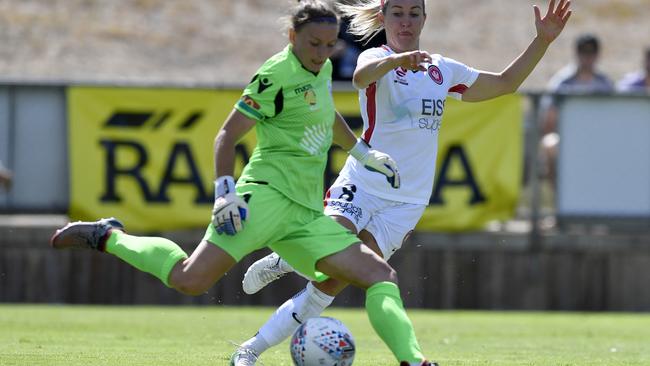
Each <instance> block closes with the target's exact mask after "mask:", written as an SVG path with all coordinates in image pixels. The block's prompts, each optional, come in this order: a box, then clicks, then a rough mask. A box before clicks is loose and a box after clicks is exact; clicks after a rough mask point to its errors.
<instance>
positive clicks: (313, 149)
mask: <svg viewBox="0 0 650 366" xmlns="http://www.w3.org/2000/svg"><path fill="white" fill-rule="evenodd" d="M331 88H332V63H331V62H330V61H329V60H327V61H326V62H325V64H324V65H323V67H322V68H321V70H320V72H319V73H318V74H314V73H313V72H311V71H309V70H307V69H305V68H304V67H303V66H302V64H301V63H300V61H299V60H298V58H297V57H296V56H295V54H294V53H293V51H292V47H291V45H288V46H287V47H286V48H285V49H284V50H283V51H281V52H279V53H278V54H276V55H274V56H273V57H271V58H270V59H268V60H267V61H266V62H265V63H264V65H262V67H260V68H259V70H258V71H257V74H256V75H255V76H254V77H253V80H251V82H250V84H249V85H248V86H247V87H246V89H245V90H244V92H243V94H242V97H241V99H240V100H239V102H237V104H236V105H235V108H236V109H237V110H238V111H240V112H241V113H243V114H244V115H246V116H247V117H249V118H251V119H254V120H256V121H257V123H256V125H255V131H256V133H257V146H256V147H255V150H254V151H253V154H252V156H251V158H250V160H249V162H248V164H247V165H246V167H244V171H243V172H242V175H241V177H240V178H239V181H240V182H250V181H263V182H267V183H268V184H270V185H271V186H272V187H273V188H275V189H277V190H278V191H280V192H281V193H282V194H284V195H285V196H287V197H288V198H290V199H291V200H293V201H295V202H297V203H299V204H301V205H303V206H306V207H308V208H311V209H314V210H317V211H322V210H323V173H324V171H325V165H326V164H327V153H328V150H329V148H330V146H331V144H332V126H333V124H334V113H335V111H334V101H333V98H332V90H331Z"/></svg>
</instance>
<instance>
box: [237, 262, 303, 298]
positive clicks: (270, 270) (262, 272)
mask: <svg viewBox="0 0 650 366" xmlns="http://www.w3.org/2000/svg"><path fill="white" fill-rule="evenodd" d="M289 272H293V268H291V266H290V265H289V264H288V263H287V262H285V261H284V260H283V259H282V258H280V256H279V255H277V254H276V253H271V254H269V255H267V256H266V257H264V258H262V259H260V260H258V261H257V262H255V263H253V264H251V266H250V267H248V269H247V270H246V273H244V279H243V280H242V282H241V284H242V288H243V289H244V292H245V293H247V294H249V295H252V294H254V293H256V292H257V291H259V290H261V289H263V288H264V287H266V285H268V284H269V283H271V282H273V281H275V280H277V279H278V278H280V277H282V276H284V275H285V274H287V273H289Z"/></svg>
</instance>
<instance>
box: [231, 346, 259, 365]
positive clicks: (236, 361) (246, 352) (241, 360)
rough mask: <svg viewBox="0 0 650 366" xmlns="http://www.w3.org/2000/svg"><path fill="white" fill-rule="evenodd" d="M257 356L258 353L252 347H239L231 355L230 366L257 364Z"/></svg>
mask: <svg viewBox="0 0 650 366" xmlns="http://www.w3.org/2000/svg"><path fill="white" fill-rule="evenodd" d="M257 358H258V356H257V354H256V353H255V352H254V351H253V350H252V349H248V348H238V349H237V350H236V351H235V353H233V354H232V356H230V366H255V362H256V361H257Z"/></svg>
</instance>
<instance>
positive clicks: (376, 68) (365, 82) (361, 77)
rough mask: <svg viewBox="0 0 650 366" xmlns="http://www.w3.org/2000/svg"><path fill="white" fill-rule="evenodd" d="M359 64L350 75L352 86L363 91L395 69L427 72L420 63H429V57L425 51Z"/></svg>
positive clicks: (395, 55)
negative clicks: (401, 68)
mask: <svg viewBox="0 0 650 366" xmlns="http://www.w3.org/2000/svg"><path fill="white" fill-rule="evenodd" d="M359 62H360V64H359V65H357V68H356V69H355V70H354V75H352V84H353V85H354V87H355V88H357V89H365V88H367V87H368V86H369V85H370V84H372V83H374V82H375V81H377V80H379V79H381V78H382V77H383V76H384V75H386V73H387V72H389V71H390V70H393V69H395V68H397V67H403V68H405V69H407V70H420V71H427V69H426V68H425V67H424V66H422V65H421V64H422V63H427V62H431V56H430V55H429V54H428V53H427V52H425V51H419V50H418V51H410V52H403V53H397V54H392V55H389V56H386V57H382V58H377V59H373V60H370V61H367V62H362V61H361V60H360V61H359Z"/></svg>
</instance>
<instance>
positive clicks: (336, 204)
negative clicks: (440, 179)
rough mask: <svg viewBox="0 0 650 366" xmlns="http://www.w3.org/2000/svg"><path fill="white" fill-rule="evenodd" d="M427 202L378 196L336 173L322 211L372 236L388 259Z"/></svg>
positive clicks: (407, 234)
mask: <svg viewBox="0 0 650 366" xmlns="http://www.w3.org/2000/svg"><path fill="white" fill-rule="evenodd" d="M387 184H388V183H387ZM425 208H426V205H418V204H412V203H404V202H397V201H391V200H387V199H384V198H379V197H377V196H374V195H372V194H370V193H367V192H364V191H363V189H362V188H361V186H359V185H357V184H354V183H353V182H351V181H349V180H346V179H343V178H341V177H339V178H338V179H337V180H336V181H335V182H334V184H332V186H331V187H330V189H329V190H328V191H327V194H326V195H325V211H324V212H325V215H327V216H343V217H345V218H346V219H348V220H350V221H351V222H352V223H353V224H354V226H355V227H356V228H357V232H360V231H361V230H366V231H368V232H370V233H371V234H372V236H374V238H375V240H376V241H377V245H379V249H380V250H381V252H382V254H383V256H384V259H385V260H388V259H389V258H390V257H391V256H392V255H393V253H395V251H397V249H399V248H401V247H402V244H403V243H404V241H405V240H406V239H407V238H408V236H409V235H410V234H411V232H412V231H413V229H414V228H415V225H416V224H417V223H418V221H419V220H420V218H421V217H422V214H423V213H424V209H425Z"/></svg>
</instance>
